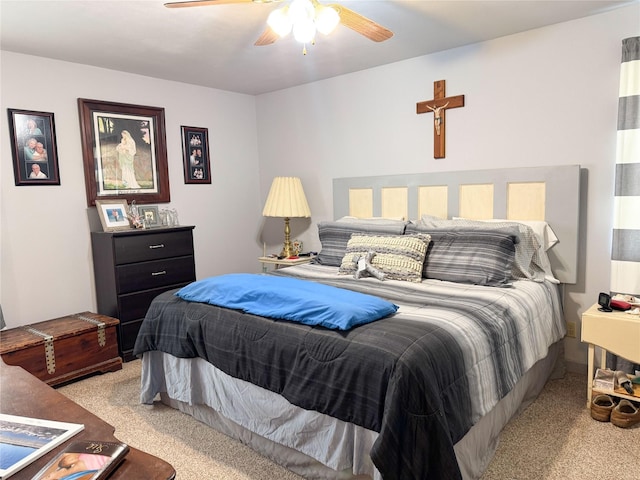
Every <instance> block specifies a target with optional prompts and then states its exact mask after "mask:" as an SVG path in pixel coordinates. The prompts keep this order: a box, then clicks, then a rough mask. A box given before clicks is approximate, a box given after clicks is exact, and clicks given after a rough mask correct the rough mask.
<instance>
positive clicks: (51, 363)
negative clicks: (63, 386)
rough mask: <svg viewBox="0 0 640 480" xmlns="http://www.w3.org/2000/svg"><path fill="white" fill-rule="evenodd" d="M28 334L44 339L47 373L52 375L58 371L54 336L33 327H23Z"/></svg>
mask: <svg viewBox="0 0 640 480" xmlns="http://www.w3.org/2000/svg"><path fill="white" fill-rule="evenodd" d="M23 328H24V329H25V330H26V331H27V332H29V333H32V334H34V335H37V336H39V337H42V338H43V339H44V358H45V360H46V361H47V373H49V375H52V374H53V373H54V372H55V371H56V354H55V352H54V350H53V336H52V335H49V334H48V333H44V332H41V331H40V330H36V329H35V328H32V327H23Z"/></svg>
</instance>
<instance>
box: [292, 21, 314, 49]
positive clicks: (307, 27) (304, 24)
mask: <svg viewBox="0 0 640 480" xmlns="http://www.w3.org/2000/svg"><path fill="white" fill-rule="evenodd" d="M293 36H294V38H295V39H296V40H297V41H298V42H300V43H311V42H312V41H313V39H314V38H315V36H316V24H315V23H313V20H309V19H308V18H307V19H303V20H299V21H297V22H295V23H294V24H293Z"/></svg>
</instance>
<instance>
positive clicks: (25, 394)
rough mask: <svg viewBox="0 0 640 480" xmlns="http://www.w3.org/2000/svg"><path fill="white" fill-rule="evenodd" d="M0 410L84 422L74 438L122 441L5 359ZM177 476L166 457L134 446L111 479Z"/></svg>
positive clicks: (29, 472)
mask: <svg viewBox="0 0 640 480" xmlns="http://www.w3.org/2000/svg"><path fill="white" fill-rule="evenodd" d="M0 412H2V413H5V414H8V415H21V416H23V417H33V418H42V419H45V420H55V421H59V422H72V423H82V424H84V430H83V431H81V432H80V433H78V434H77V435H74V436H73V437H72V440H80V439H84V440H104V441H118V440H117V439H116V438H115V437H114V432H115V428H114V427H113V426H112V425H109V424H108V423H107V422H105V421H104V420H101V419H100V418H98V417H97V416H95V415H94V414H93V413H91V412H89V411H88V410H85V409H84V408H82V407H81V406H80V405H78V404H77V403H75V402H73V401H71V400H69V399H68V398H67V397H65V396H64V395H62V394H61V393H59V392H57V391H56V390H54V389H53V388H51V387H50V386H48V385H47V384H46V383H44V382H42V381H41V380H38V379H37V378H36V377H34V376H33V375H31V374H30V373H29V372H27V371H26V370H24V369H23V368H22V367H17V366H12V365H7V364H6V363H4V362H0ZM67 444H68V442H65V443H63V444H62V445H60V446H58V447H57V448H54V449H53V450H52V451H51V452H49V453H47V454H46V455H44V456H43V457H40V458H39V459H38V460H36V461H35V462H33V463H32V464H30V465H28V466H27V467H25V468H23V469H22V470H20V471H18V472H17V473H16V474H15V475H13V476H12V477H11V480H13V479H15V480H20V479H29V478H31V477H33V476H34V475H35V474H36V473H37V472H38V471H39V470H40V469H41V468H42V467H43V466H44V465H45V464H46V463H47V462H48V461H49V460H51V459H52V458H53V456H54V455H56V454H57V453H59V452H60V451H62V449H63V448H64V447H65V446H66V445H67ZM130 447H131V446H130ZM175 476H176V472H175V470H174V469H173V467H172V466H171V465H170V464H168V463H167V462H165V461H164V460H161V459H159V458H157V457H154V456H153V455H149V454H148V453H145V452H142V451H140V450H137V449H135V448H133V447H131V450H130V451H129V453H128V454H127V456H126V457H125V459H124V461H123V462H122V464H120V466H119V467H118V468H117V469H116V470H115V471H114V473H113V475H111V476H110V477H109V480H125V479H127V480H133V479H144V480H172V479H174V478H175Z"/></svg>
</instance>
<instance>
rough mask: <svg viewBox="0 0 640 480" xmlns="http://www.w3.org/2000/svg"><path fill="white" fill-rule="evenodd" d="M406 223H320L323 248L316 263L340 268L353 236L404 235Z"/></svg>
mask: <svg viewBox="0 0 640 480" xmlns="http://www.w3.org/2000/svg"><path fill="white" fill-rule="evenodd" d="M405 225H406V222H398V221H394V222H393V223H392V224H389V223H387V222H383V223H378V222H376V221H372V222H364V221H362V222H355V223H352V222H319V223H318V237H319V238H320V244H321V246H322V248H321V249H320V253H318V256H317V257H316V258H315V262H316V263H320V264H322V265H330V266H334V267H339V266H340V265H341V263H342V257H344V254H345V252H346V250H347V243H348V242H349V239H350V238H351V235H353V234H354V233H355V234H371V235H402V234H403V233H404V228H405Z"/></svg>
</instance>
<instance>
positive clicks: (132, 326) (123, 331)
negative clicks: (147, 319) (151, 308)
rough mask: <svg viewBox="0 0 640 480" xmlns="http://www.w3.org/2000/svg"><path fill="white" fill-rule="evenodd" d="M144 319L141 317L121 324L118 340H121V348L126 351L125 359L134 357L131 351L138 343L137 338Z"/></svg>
mask: <svg viewBox="0 0 640 480" xmlns="http://www.w3.org/2000/svg"><path fill="white" fill-rule="evenodd" d="M143 320H144V319H143V318H140V319H138V320H135V321H133V322H129V323H125V324H120V338H119V339H118V340H119V342H120V348H121V349H122V351H123V352H125V354H124V355H125V357H126V360H125V361H129V360H133V358H134V357H133V355H132V353H131V352H132V350H133V346H134V345H135V344H136V338H137V337H138V332H139V331H140V327H141V326H142V321H143ZM123 360H124V359H123Z"/></svg>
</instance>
